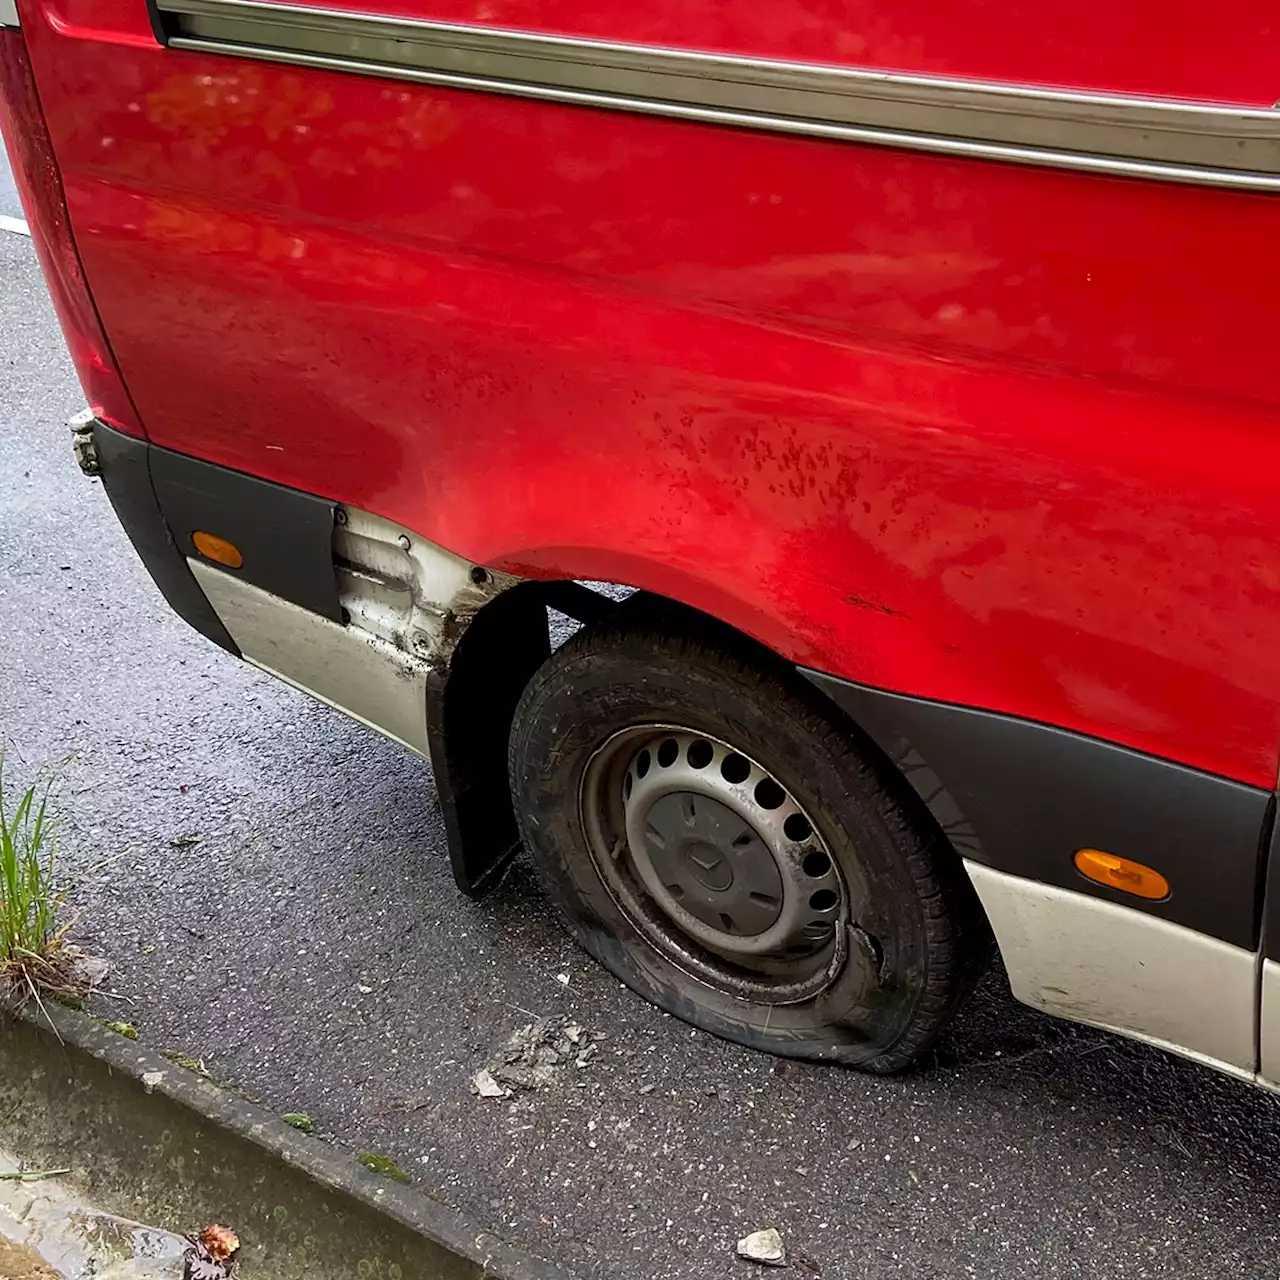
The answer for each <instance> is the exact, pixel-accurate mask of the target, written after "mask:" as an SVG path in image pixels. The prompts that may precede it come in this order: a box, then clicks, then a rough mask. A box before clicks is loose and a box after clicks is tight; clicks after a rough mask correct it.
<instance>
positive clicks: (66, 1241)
mask: <svg viewBox="0 0 1280 1280" xmlns="http://www.w3.org/2000/svg"><path fill="white" fill-rule="evenodd" d="M17 1168H18V1162H17V1161H16V1160H15V1159H13V1158H12V1157H11V1155H10V1154H9V1152H7V1151H5V1150H4V1149H3V1148H0V1173H6V1172H8V1171H10V1170H13V1169H17ZM185 1249H186V1241H185V1240H183V1239H182V1238H181V1237H179V1236H174V1235H170V1234H169V1233H168V1232H166V1231H159V1230H157V1229H156V1228H155V1227H149V1226H147V1225H146V1224H145V1223H142V1222H131V1221H129V1219H127V1218H119V1217H116V1216H115V1215H114V1214H110V1213H104V1212H102V1210H100V1209H98V1208H97V1207H96V1206H95V1205H93V1204H90V1203H89V1202H88V1201H86V1200H85V1199H84V1197H83V1196H81V1195H79V1194H78V1193H77V1192H76V1191H75V1190H74V1189H73V1188H72V1187H70V1186H69V1185H68V1184H67V1181H66V1179H64V1178H46V1179H42V1180H41V1181H39V1182H18V1181H13V1180H3V1179H0V1277H3V1280H180V1277H181V1276H182V1255H183V1252H184V1250H185Z"/></svg>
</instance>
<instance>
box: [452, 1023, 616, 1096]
mask: <svg viewBox="0 0 1280 1280" xmlns="http://www.w3.org/2000/svg"><path fill="white" fill-rule="evenodd" d="M603 1038H604V1037H603V1036H601V1035H600V1033H599V1032H589V1031H588V1030H587V1029H586V1028H585V1027H583V1026H581V1025H580V1024H579V1023H576V1022H570V1021H569V1019H568V1018H564V1017H555V1018H539V1019H538V1020H537V1021H536V1022H530V1023H528V1024H526V1025H525V1026H523V1027H519V1028H517V1029H516V1030H515V1031H513V1032H512V1033H511V1037H510V1038H509V1039H508V1040H507V1043H506V1044H504V1045H503V1046H502V1048H500V1049H499V1050H498V1051H497V1052H496V1053H495V1054H493V1056H492V1057H491V1058H490V1059H489V1061H488V1062H486V1063H485V1065H484V1069H483V1070H482V1071H479V1072H477V1073H476V1075H475V1076H473V1077H472V1081H471V1087H472V1089H473V1090H474V1091H475V1092H476V1093H478V1094H480V1096H481V1097H485V1098H493V1097H504V1096H506V1094H507V1093H509V1092H510V1090H512V1089H544V1088H546V1086H547V1085H549V1084H551V1083H552V1082H553V1081H554V1080H555V1078H556V1074H557V1072H558V1071H560V1070H562V1069H564V1068H566V1067H575V1068H576V1067H585V1066H587V1065H588V1064H589V1063H590V1062H591V1059H592V1058H593V1057H594V1056H595V1054H596V1051H597V1047H598V1046H597V1041H599V1040H602V1039H603ZM482 1077H486V1078H487V1079H486V1080H484V1081H483V1082H482ZM490 1084H492V1085H493V1086H496V1087H497V1088H498V1089H500V1090H502V1092H501V1093H489V1092H486V1091H485V1090H486V1089H488V1088H489V1087H490Z"/></svg>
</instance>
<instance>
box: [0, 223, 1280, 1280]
mask: <svg viewBox="0 0 1280 1280" xmlns="http://www.w3.org/2000/svg"><path fill="white" fill-rule="evenodd" d="M80 406H81V400H80V396H79V391H78V387H77V385H76V381H75V377H74V375H73V373H72V370H71V368H70V365H69V363H68V360H67V358H66V356H65V354H64V351H63V346H62V342H61V340H60V336H59V334H58V331H57V327H56V324H55V322H54V320H53V317H52V314H51V312H50V309H49V306H48V303H47V300H46V295H45V291H44V287H43V284H42V282H41V279H40V276H39V272H38V270H37V267H36V263H35V256H34V253H33V251H32V246H31V243H30V241H29V240H26V239H24V238H21V237H18V236H14V235H0V743H3V744H5V745H6V746H7V749H8V761H7V766H6V769H7V774H8V781H9V783H10V785H12V784H14V783H17V782H18V781H20V780H21V779H23V778H26V777H28V776H30V775H31V774H32V773H33V772H34V771H35V770H36V769H38V768H39V767H41V766H50V765H55V764H57V765H58V777H59V780H60V802H59V810H60V813H61V823H62V825H61V851H62V859H63V861H62V868H63V873H64V874H65V875H66V876H68V877H69V878H70V879H71V880H72V881H73V882H74V884H75V889H74V893H73V898H72V901H73V904H74V907H75V909H76V910H77V911H78V912H79V913H80V914H79V920H78V924H77V926H76V932H77V935H78V936H79V938H80V939H81V940H82V941H83V942H84V943H85V945H87V946H88V947H89V948H90V949H92V950H95V951H97V952H99V953H101V954H103V955H105V956H107V957H109V958H110V960H111V961H112V963H113V965H114V972H113V975H112V978H111V985H112V988H113V990H114V992H115V993H116V998H114V999H103V1000H100V1001H99V1002H98V1005H97V1009H98V1011H99V1012H103V1013H109V1014H110V1016H113V1017H116V1018H127V1019H129V1020H131V1021H133V1022H135V1023H136V1024H137V1026H138V1028H139V1031H140V1033H141V1035H142V1038H143V1039H144V1041H146V1042H147V1043H149V1044H151V1045H153V1046H155V1047H157V1048H160V1049H169V1048H174V1049H179V1050H181V1051H183V1052H185V1053H187V1054H190V1055H192V1056H194V1057H198V1058H200V1059H202V1060H203V1061H204V1062H205V1064H206V1065H207V1068H208V1070H209V1071H210V1072H211V1073H212V1074H213V1075H214V1076H215V1077H217V1078H218V1079H221V1080H225V1081H228V1082H231V1083H234V1084H236V1085H237V1086H239V1087H240V1088H242V1089H243V1090H245V1091H246V1092H248V1093H249V1094H251V1095H253V1096H255V1097H257V1098H259V1099H261V1100H262V1101H264V1102H265V1103H266V1104H267V1105H269V1106H271V1107H274V1108H276V1109H278V1110H280V1111H282V1112H283V1111H305V1112H306V1113H308V1114H309V1115H310V1116H311V1117H312V1118H313V1120H314V1121H315V1123H316V1125H317V1126H318V1128H319V1130H320V1132H321V1133H322V1134H324V1135H325V1136H327V1137H328V1138H329V1139H330V1140H332V1141H334V1142H336V1143H339V1144H341V1145H342V1146H344V1147H347V1148H350V1149H351V1150H352V1151H356V1152H363V1151H374V1152H378V1153H382V1154H385V1155H388V1156H390V1157H392V1158H393V1159H394V1160H396V1161H397V1162H398V1163H399V1164H400V1165H401V1166H402V1167H403V1168H404V1169H406V1170H407V1171H409V1172H410V1174H411V1175H412V1178H413V1181H414V1183H415V1185H417V1186H418V1187H419V1188H420V1189H421V1190H423V1191H425V1192H427V1193H429V1194H431V1195H434V1196H437V1197H439V1198H440V1199H441V1200H443V1201H445V1202H446V1203H448V1204H450V1205H452V1206H453V1207H455V1208H456V1209H458V1210H460V1211H461V1212H463V1213H464V1214H467V1215H469V1217H470V1218H471V1219H472V1220H473V1221H474V1222H475V1223H476V1224H477V1226H483V1227H486V1228H489V1229H495V1230H497V1231H499V1232H501V1233H503V1234H505V1235H507V1236H509V1237H512V1238H514V1239H516V1240H519V1241H520V1242H522V1243H523V1244H525V1245H526V1246H528V1247H529V1248H530V1249H532V1250H533V1251H535V1252H537V1253H540V1254H542V1255H544V1256H546V1257H548V1258H550V1259H553V1260H554V1261H556V1262H558V1263H560V1264H561V1265H562V1266H564V1267H565V1268H566V1269H567V1270H569V1271H570V1272H571V1273H573V1274H575V1275H578V1276H584V1277H595V1276H602V1277H604V1276H607V1277H634V1278H635V1280H659V1278H662V1280H677V1278H678V1280H691V1278H693V1277H707V1278H710V1277H716V1276H728V1275H743V1276H745V1275H747V1274H748V1273H749V1272H750V1271H751V1269H752V1266H751V1264H748V1263H743V1262H739V1261H737V1260H736V1259H735V1258H734V1256H733V1246H734V1242H735V1241H736V1240H737V1239H738V1237H740V1236H742V1235H744V1234H746V1233H747V1232H748V1231H751V1230H754V1229H756V1228H761V1227H766V1226H776V1227H778V1228H779V1229H780V1231H781V1232H782V1234H783V1236H784V1239H785V1241H786V1243H787V1245H788V1246H789V1248H790V1250H791V1257H792V1260H793V1266H794V1268H795V1270H796V1271H797V1272H798V1274H801V1275H816V1274H821V1275H822V1276H826V1277H836V1278H843V1277H877V1278H878V1277H897V1276H904V1277H905V1276H910V1277H952V1276H969V1275H975V1276H986V1277H996V1278H1003V1277H1009V1278H1016V1280H1023V1278H1024V1277H1026V1276H1028V1275H1036V1276H1037V1277H1046V1278H1047V1277H1068V1276H1070V1277H1075V1276H1080V1277H1085V1276H1087V1277H1093V1278H1099V1280H1101V1278H1106V1277H1126V1280H1139V1278H1140V1277H1157V1276H1159V1277H1165V1276H1185V1277H1197V1278H1208V1277H1232V1278H1233V1280H1237V1278H1239V1277H1263V1276H1274V1275H1275V1274H1276V1271H1277V1268H1278V1267H1280V1263H1277V1256H1278V1250H1277V1246H1278V1243H1280V1225H1278V1219H1277V1211H1278V1210H1280V1181H1278V1179H1277V1173H1276V1170H1277V1167H1278V1165H1280V1100H1277V1099H1275V1098H1272V1097H1271V1096H1269V1095H1266V1094H1263V1093H1260V1092H1256V1091H1254V1090H1252V1089H1250V1088H1249V1087H1247V1086H1245V1085H1242V1084H1239V1083H1236V1082H1234V1081H1231V1080H1226V1079H1222V1078H1219V1077H1217V1076H1215V1075H1213V1074H1212V1073H1210V1072H1208V1071H1205V1070H1203V1069H1201V1068H1198V1067H1195V1066H1193V1065H1191V1064H1188V1063H1183V1062H1181V1061H1178V1060H1176V1059H1174V1058H1172V1057H1169V1056H1167V1055H1165V1054H1163V1053H1161V1052H1158V1051H1156V1050H1152V1049H1147V1048H1145V1047H1141V1046H1137V1045H1131V1044H1127V1043H1125V1042H1123V1041H1120V1040H1118V1039H1114V1038H1112V1037H1109V1036H1107V1035H1105V1034H1102V1033H1099V1032H1095V1031H1091V1030H1087V1029H1081V1028H1073V1027H1070V1026H1067V1025H1065V1024H1060V1023H1055V1022H1053V1021H1051V1020H1049V1019H1046V1018H1043V1017H1041V1016H1039V1015H1037V1014H1034V1013H1032V1012H1030V1011H1028V1010H1025V1009H1022V1008H1020V1007H1019V1006H1017V1005H1015V1004H1013V1003H1012V1001H1011V1000H1010V998H1009V996H1008V993H1007V987H1006V985H1005V983H1004V980H1003V978H1002V977H1001V975H999V974H998V973H993V974H992V975H991V977H990V978H989V979H988V981H987V982H986V983H985V984H984V986H983V987H982V989H981V990H980V992H979V994H978V996H977V998H976V999H975V1001H974V1002H973V1004H972V1005H971V1006H970V1007H969V1009H968V1010H967V1011H966V1012H965V1013H964V1015H963V1016H962V1017H961V1018H960V1020H959V1021H958V1023H957V1024H956V1026H955V1028H954V1031H953V1032H952V1034H950V1035H949V1036H948V1038H947V1039H946V1041H945V1043H944V1044H943V1046H942V1047H941V1049H940V1050H939V1051H938V1052H937V1053H936V1054H935V1055H934V1056H933V1057H932V1058H931V1060H930V1061H929V1062H928V1063H927V1064H926V1065H925V1066H924V1067H923V1068H922V1069H921V1070H919V1071H917V1072H915V1073H914V1074H912V1075H909V1076H905V1077H901V1078H898V1079H889V1080H883V1079H874V1078H868V1077H864V1076H860V1075H857V1074H853V1073H850V1072H842V1071H839V1070H836V1069H832V1068H819V1067H809V1066H803V1065H796V1064H783V1063H781V1062H775V1061H773V1060H771V1059H769V1058H767V1057H764V1056H762V1055H759V1054H755V1053H751V1052H748V1051H747V1050H744V1049H739V1048H736V1047H734V1046H731V1045H727V1044H723V1043H720V1042H718V1041H715V1040H712V1039H710V1038H709V1037H707V1036H705V1035H702V1034H700V1033H695V1032H692V1031H691V1030H690V1029H689V1028H688V1027H686V1026H684V1025H682V1024H680V1023H678V1022H676V1021H674V1020H672V1019H670V1018H667V1017H665V1016H663V1015H662V1014H660V1013H658V1012H656V1011H655V1010H653V1009H651V1008H649V1007H647V1006H646V1005H644V1004H643V1003H641V1002H640V1001H639V999H638V998H636V997H634V996H632V995H631V994H630V993H629V992H627V991H625V990H623V989H622V988H621V987H620V986H619V984H618V983H617V982H616V981H614V980H612V979H611V978H609V977H608V976H607V975H606V974H605V973H604V972H603V971H602V970H600V969H599V968H598V967H596V966H595V965H594V963H592V962H591V961H589V960H588V959H587V958H586V957H585V956H584V955H582V954H581V953H580V952H579V951H577V950H576V949H575V947H574V946H573V945H572V944H571V943H569V942H568V941H567V940H566V939H565V938H564V937H563V936H562V935H561V933H560V932H559V930H558V929H557V927H556V925H555V924H554V923H553V921H552V920H551V919H550V918H549V916H548V912H547V910H546V908H545V907H544V904H543V902H542V901H541V899H540V898H539V896H538V893H537V890H536V888H535V886H534V884H533V881H532V878H531V876H530V875H529V874H528V871H527V869H526V868H525V867H523V866H519V867H517V869H516V871H515V872H514V874H512V875H511V876H510V877H509V879H508V880H507V882H506V883H505V884H504V885H503V886H502V888H501V889H500V890H499V891H498V892H497V893H496V894H495V895H494V896H493V897H492V898H490V899H488V900H487V901H484V902H481V903H472V902H469V901H467V900H466V899H464V898H462V897H461V896H460V895H459V894H458V893H457V892H456V891H455V889H454V888H453V885H452V882H451V880H450V876H449V871H448V868H447V865H446V861H445V855H444V834H443V830H442V824H441V818H440V812H439V809H438V806H437V804H436V802H435V799H434V793H433V787H432V779H431V774H430V770H429V769H428V767H427V766H426V765H425V764H423V763H422V762H421V761H419V760H417V759H415V758H413V757H412V756H410V755H408V754H407V753H405V752H404V751H402V750H401V749H399V748H397V747H395V746H393V745H392V744H391V743H388V742H385V741H383V740H382V739H380V738H379V737H377V736H376V735H374V734H373V733H371V732H370V731H368V730H366V729H364V728H362V727H360V726H358V725H356V724H354V723H352V722H349V721H348V720H346V719H345V718H344V717H343V716H341V715H340V714H338V713H337V712H334V711H331V710H329V709H327V708H325V707H323V706H320V705H318V704H316V703H313V702H311V701H309V700H308V699H307V698H305V697H304V696H302V695H300V694H298V693H296V692H294V691H292V690H290V689H288V688H286V687H284V686H282V685H280V684H278V683H276V682H274V681H273V680H271V679H270V678H268V677H267V676H265V675H262V674H259V673H257V672H255V671H253V670H252V669H250V668H248V667H247V666H244V665H242V664H240V663H238V662H237V661H236V660H234V659H232V658H231V657H229V656H228V655H227V654H225V653H223V652H221V651H220V650H218V649H216V648H215V647H214V646H213V645H211V644H209V643H208V642H207V641H205V640H204V639H203V638H202V637H200V636H198V635H197V634H195V633H194V632H192V631H190V630H188V629H187V628H186V626H185V625H184V624H183V623H182V622H180V621H179V620H178V619H177V618H176V617H174V616H173V615H172V614H171V613H170V612H169V610H168V608H167V606H166V605H165V603H164V601H163V600H162V599H161V598H160V596H159V594H158V593H157V591H156V590H155V588H154V587H153V585H152V583H151V581H150V579H149V578H148V577H147V575H146V574H145V572H144V571H143V569H142V567H141V566H140V564H139V563H138V562H137V560H136V559H135V557H134V555H133V553H132V551H131V549H130V547H129V546H128V544H127V543H126V540H125V538H124V536H123V534H122V533H121V531H120V529H119V527H118V525H117V524H116V521H115V519H114V516H113V515H112V513H111V510H110V508H109V506H108V503H107V500H106V497H105V495H104V493H103V492H102V490H101V487H100V486H99V484H98V483H97V482H96V481H90V480H87V479H85V478H83V477H82V476H81V475H80V474H79V472H78V471H77V470H76V468H75V466H74V464H73V461H72V457H71V450H70V447H69V444H68V435H67V431H66V428H65V426H64V425H63V424H64V422H65V420H66V419H67V418H68V417H69V416H70V414H71V413H73V412H74V411H75V410H77V409H78V408H79V407H80ZM58 762H61V763H60V764H59V763H58ZM553 1014H566V1015H569V1016H571V1017H572V1018H574V1019H576V1020H577V1021H579V1022H581V1023H582V1024H584V1025H585V1026H586V1027H587V1028H589V1029H590V1030H592V1031H596V1032H600V1033H602V1035H603V1036H604V1039H603V1040H601V1041H600V1051H599V1053H598V1054H597V1056H596V1058H595V1059H594V1061H592V1062H590V1063H589V1064H588V1065H587V1066H586V1067H584V1068H581V1069H578V1068H576V1067H568V1068H565V1069H564V1070H563V1071H562V1072H561V1078H560V1080H559V1081H558V1083H557V1084H556V1085H555V1086H553V1087H552V1088H550V1089H548V1090H545V1091H542V1092H539V1093H536V1094H529V1095H524V1096H522V1097H519V1098H515V1099H511V1100H482V1099H480V1098H477V1097H476V1096H474V1095H473V1094H472V1092H471V1091H470V1089H469V1087H468V1082H469V1079H470V1077H471V1076H472V1074H473V1073H474V1072H475V1071H476V1070H477V1069H478V1068H479V1067H480V1066H481V1065H483V1063H484V1061H485V1059H486V1058H487V1057H488V1055H489V1054H490V1053H491V1052H492V1051H493V1050H494V1049H495V1047H496V1046H498V1045H499V1044H501V1043H502V1042H503V1041H504V1040H505V1038H506V1037H507V1036H508V1035H509V1034H510V1033H511V1032H512V1031H513V1030H514V1029H515V1028H517V1027H519V1026H521V1025H522V1024H525V1023H527V1022H529V1020H530V1019H531V1017H533V1016H534V1015H553Z"/></svg>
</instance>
